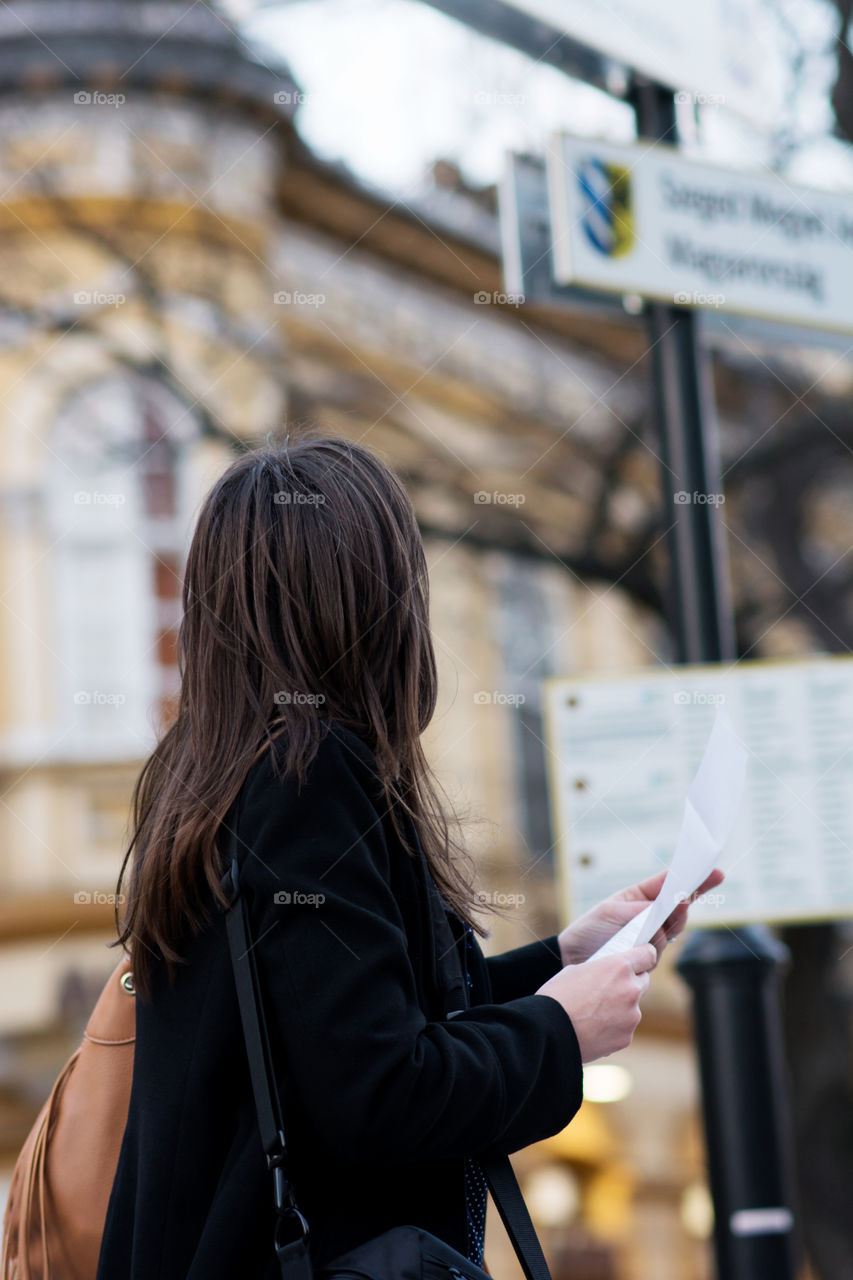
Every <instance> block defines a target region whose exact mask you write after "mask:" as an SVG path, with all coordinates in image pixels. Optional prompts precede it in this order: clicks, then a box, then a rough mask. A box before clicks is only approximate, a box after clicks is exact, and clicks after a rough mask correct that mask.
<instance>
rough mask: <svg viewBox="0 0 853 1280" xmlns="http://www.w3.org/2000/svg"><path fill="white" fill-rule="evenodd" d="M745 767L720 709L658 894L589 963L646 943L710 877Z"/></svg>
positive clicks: (734, 813)
mask: <svg viewBox="0 0 853 1280" xmlns="http://www.w3.org/2000/svg"><path fill="white" fill-rule="evenodd" d="M746 762H747V753H746V749H745V748H744V745H743V743H742V742H741V740H740V738H739V737H738V735H737V733H736V732H735V729H734V726H733V725H732V722H731V720H730V718H729V716H728V714H727V713H726V712H725V711H724V710H723V709H722V708H719V709H718V710H717V715H716V718H715V720H714V724H713V727H712V729H711V736H710V738H709V739H708V745H707V747H706V748H705V754H704V755H703V757H702V762H701V764H700V765H699V768H698V769H697V771H696V776H695V777H694V779H693V781H692V782H691V784H690V789H689V790H688V792H687V799H686V801H685V804H684V818H683V819H682V823H681V831H680V832H679V836H678V840H677V842H676V845H675V853H674V854H673V857H672V862H671V864H670V868H669V871H668V872H667V876H666V879H665V880H664V882H663V885H662V887H661V891H660V893H659V894H658V896H657V898H656V899H655V900H654V902H651V903H649V905H648V906H647V907H646V908H645V910H643V911H641V912H640V913H639V915H636V916H635V917H634V919H633V920H631V921H629V922H628V924H626V925H625V926H624V928H622V929H620V930H619V932H618V933H616V934H614V936H613V937H612V938H611V939H610V941H609V942H606V943H605V944H604V946H603V947H599V949H598V951H596V953H595V955H594V956H591V957H590V959H593V960H597V959H598V958H599V957H600V956H610V955H617V954H618V953H619V952H620V951H628V950H629V949H630V948H631V947H636V946H639V945H640V944H641V943H643V942H650V941H651V939H652V938H653V937H654V935H655V934H656V933H657V931H658V929H659V928H660V927H661V925H662V924H663V923H664V921H665V920H666V918H667V917H668V916H669V915H670V914H671V912H672V911H673V909H674V908H675V907H676V906H677V905H678V903H679V902H684V901H686V900H687V899H688V898H689V897H690V895H691V894H692V893H695V892H696V890H697V889H698V888H699V886H700V885H701V884H702V882H703V881H704V880H706V879H707V878H708V876H709V875H710V874H711V872H712V871H713V870H714V867H715V866H716V865H717V862H718V860H719V857H720V854H721V853H722V851H723V849H724V848H725V846H726V844H727V843H728V841H729V837H730V836H731V834H732V831H733V830H734V826H735V823H736V821H737V817H738V812H739V811H740V806H741V802H742V800H743V793H744V785H745V782H746Z"/></svg>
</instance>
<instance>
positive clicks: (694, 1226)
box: [681, 1182, 714, 1240]
mask: <svg viewBox="0 0 853 1280" xmlns="http://www.w3.org/2000/svg"><path fill="white" fill-rule="evenodd" d="M681 1223H682V1226H683V1227H684V1230H685V1231H686V1232H687V1234H688V1235H691V1236H695V1237H696V1239H697V1240H707V1239H708V1237H709V1236H710V1234H711V1232H712V1230H713V1228H714V1205H713V1202H712V1200H711V1196H710V1194H709V1192H708V1188H707V1187H706V1186H704V1185H703V1184H702V1183H700V1182H695V1183H693V1184H692V1186H689V1187H685V1189H684V1195H683V1196H682V1197H681Z"/></svg>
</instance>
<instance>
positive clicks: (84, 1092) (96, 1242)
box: [0, 956, 136, 1280]
mask: <svg viewBox="0 0 853 1280" xmlns="http://www.w3.org/2000/svg"><path fill="white" fill-rule="evenodd" d="M133 995H134V991H133V979H132V977H131V973H130V961H129V958H128V957H127V956H125V957H124V959H122V961H121V962H120V964H118V965H117V966H116V968H115V969H114V970H113V972H112V974H111V975H110V977H109V978H108V979H107V982H106V984H105V986H104V989H103V991H102V992H101V994H100V996H99V997H98V1002H97V1004H96V1005H95V1008H94V1009H93V1011H92V1015H91V1017H90V1018H89V1021H88V1023H87V1025H86V1030H85V1031H84V1033H83V1039H82V1041H81V1043H80V1047H79V1049H77V1050H76V1051H75V1052H74V1053H73V1054H72V1055H71V1057H70V1058H69V1059H68V1061H67V1062H66V1064H65V1066H64V1067H63V1069H62V1071H61V1072H60V1074H59V1077H58V1079H57V1081H56V1083H55V1084H54V1086H53V1088H52V1089H51V1091H50V1097H49V1098H48V1099H47V1102H45V1104H44V1106H43V1107H42V1109H41V1111H40V1112H39V1114H38V1116H37V1117H36V1121H35V1124H34V1125H33V1127H32V1129H31V1130H30V1133H29V1137H28V1138H27V1140H26V1142H25V1144H24V1146H23V1149H22V1151H21V1154H20V1155H19V1156H18V1160H17V1163H16V1164H15V1169H14V1172H13V1174H12V1185H11V1188H10V1191H9V1199H8V1202H7V1204H6V1212H5V1215H4V1218H3V1255H2V1264H0V1280H95V1274H96V1272H97V1269H98V1255H99V1254H100V1251H101V1237H102V1236H103V1232H104V1223H105V1221H106V1217H107V1205H108V1203H109V1198H110V1192H111V1190H112V1185H113V1179H114V1178H115V1173H116V1168H117V1166H118V1157H119V1151H120V1149H121V1143H122V1138H123V1137H124V1130H125V1126H126V1124H127V1113H128V1108H129V1106H130V1086H131V1082H132V1079H133V1048H134V1040H135V1039H136V1001H135V1000H134V998H133Z"/></svg>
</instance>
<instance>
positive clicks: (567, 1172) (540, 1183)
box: [524, 1164, 581, 1227]
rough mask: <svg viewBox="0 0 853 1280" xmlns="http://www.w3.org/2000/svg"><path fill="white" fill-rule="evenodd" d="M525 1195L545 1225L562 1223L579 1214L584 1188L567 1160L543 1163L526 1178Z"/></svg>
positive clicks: (559, 1224)
mask: <svg viewBox="0 0 853 1280" xmlns="http://www.w3.org/2000/svg"><path fill="white" fill-rule="evenodd" d="M524 1198H525V1200H526V1201H527V1207H528V1209H529V1210H530V1212H531V1214H532V1215H533V1217H534V1218H535V1219H536V1221H537V1222H538V1223H540V1225H541V1226H543V1227H562V1226H565V1225H566V1223H567V1222H571V1221H572V1219H573V1218H575V1217H577V1214H578V1210H579V1208H580V1200H581V1197H580V1189H579V1187H578V1180H577V1178H576V1177H575V1175H574V1173H573V1172H572V1170H571V1169H570V1168H569V1166H568V1165H565V1164H543V1165H540V1166H539V1168H538V1169H534V1170H533V1172H532V1173H531V1174H530V1175H529V1176H528V1177H527V1178H525V1180H524Z"/></svg>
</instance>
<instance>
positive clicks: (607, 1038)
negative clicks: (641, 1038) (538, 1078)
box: [536, 942, 658, 1062]
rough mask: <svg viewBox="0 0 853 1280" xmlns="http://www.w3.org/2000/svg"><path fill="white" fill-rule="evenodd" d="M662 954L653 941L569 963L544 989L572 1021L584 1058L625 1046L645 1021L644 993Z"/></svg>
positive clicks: (540, 992) (590, 1059) (542, 992)
mask: <svg viewBox="0 0 853 1280" xmlns="http://www.w3.org/2000/svg"><path fill="white" fill-rule="evenodd" d="M657 962H658V953H657V951H656V949H655V948H654V947H653V946H652V944H651V943H650V942H645V943H643V945H642V946H639V947H632V948H631V950H630V951H625V952H623V953H622V955H618V956H602V957H601V959H599V960H585V961H584V963H583V964H569V965H566V967H565V968H564V969H561V970H560V972H559V973H557V974H555V975H554V977H553V978H549V979H548V981H547V982H546V983H545V984H544V985H543V986H541V987H540V988H539V990H538V991H537V992H536V995H538V996H550V997H551V999H553V1000H556V1001H557V1003H558V1004H561V1005H562V1006H563V1008H564V1009H565V1011H566V1013H567V1014H568V1015H569V1017H570V1018H571V1020H572V1026H573V1027H574V1029H575V1035H576V1036H577V1038H578V1044H579V1045H580V1050H581V1060H582V1061H583V1062H594V1061H595V1059H596V1058H604V1057H606V1056H607V1054H609V1053H615V1052H616V1050H617V1049H624V1048H626V1047H627V1046H628V1045H629V1044H630V1043H631V1040H632V1039H633V1036H634V1032H635V1031H636V1029H637V1024H638V1023H639V1021H640V997H641V996H643V995H644V994H645V993H646V991H647V990H648V987H649V983H650V981H651V978H650V976H649V975H650V974H651V971H652V969H654V967H655V965H656V964H657Z"/></svg>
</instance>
